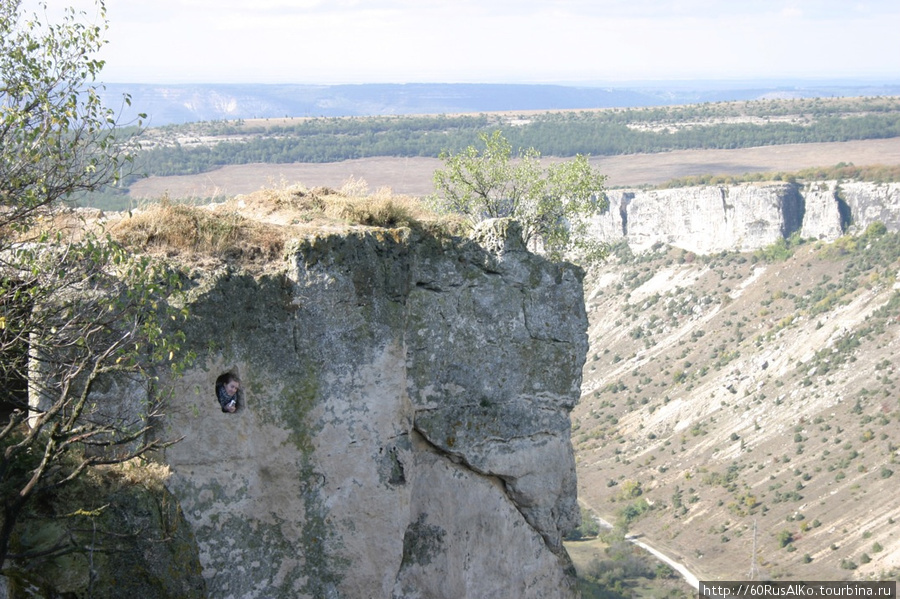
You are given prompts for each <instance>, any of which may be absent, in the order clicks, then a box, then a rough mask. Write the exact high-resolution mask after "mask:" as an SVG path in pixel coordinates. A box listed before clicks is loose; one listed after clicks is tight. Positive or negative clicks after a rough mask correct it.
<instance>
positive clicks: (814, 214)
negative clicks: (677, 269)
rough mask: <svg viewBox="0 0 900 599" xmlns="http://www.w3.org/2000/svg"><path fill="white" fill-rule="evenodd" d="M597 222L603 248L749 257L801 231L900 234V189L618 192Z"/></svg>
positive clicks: (827, 235) (821, 235)
mask: <svg viewBox="0 0 900 599" xmlns="http://www.w3.org/2000/svg"><path fill="white" fill-rule="evenodd" d="M608 195H609V202H610V207H611V208H610V210H609V211H607V212H606V213H605V214H603V215H601V216H599V217H597V218H596V219H595V220H594V222H593V224H592V229H593V234H594V236H595V237H597V238H598V239H599V240H601V241H607V242H610V243H615V242H617V241H621V240H625V241H627V243H628V245H629V246H630V247H631V248H632V249H633V250H635V251H642V250H646V249H648V248H650V247H651V246H653V245H654V244H656V243H663V244H669V245H673V246H675V247H679V248H682V249H685V250H688V251H692V252H695V253H698V254H710V253H716V252H721V251H730V250H736V251H752V250H756V249H759V248H762V247H765V246H767V245H770V244H772V243H775V242H776V241H778V240H779V239H781V238H787V237H790V236H791V235H792V234H793V233H796V232H799V234H800V236H801V237H803V238H806V239H809V238H814V239H822V240H825V241H834V240H835V239H837V238H838V237H840V236H841V235H843V234H845V233H850V232H854V231H861V230H864V229H865V228H866V227H867V226H868V225H869V224H871V223H872V222H875V221H880V222H883V223H884V224H885V225H886V226H887V228H888V229H889V230H897V229H898V228H900V184H897V183H886V184H878V183H840V184H839V183H838V182H835V181H828V182H819V183H809V184H805V185H799V184H793V183H765V184H743V185H732V186H703V187H685V188H680V189H664V190H649V191H638V190H614V191H610V192H609V194H608Z"/></svg>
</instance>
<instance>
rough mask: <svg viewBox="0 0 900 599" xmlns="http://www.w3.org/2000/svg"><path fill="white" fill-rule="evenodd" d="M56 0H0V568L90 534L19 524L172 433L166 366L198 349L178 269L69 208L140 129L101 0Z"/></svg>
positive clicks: (108, 173)
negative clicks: (28, 3)
mask: <svg viewBox="0 0 900 599" xmlns="http://www.w3.org/2000/svg"><path fill="white" fill-rule="evenodd" d="M48 15H50V11H49V10H48V7H47V5H46V4H41V5H40V6H39V8H38V11H37V12H36V13H34V14H30V15H29V14H23V11H22V10H21V4H20V2H19V0H0V409H2V414H3V416H2V420H0V495H2V505H3V507H2V512H0V569H3V568H5V567H6V566H7V565H8V562H10V561H12V562H16V561H18V562H20V563H25V562H27V561H28V560H29V559H35V558H38V557H41V558H46V557H47V556H52V555H54V554H59V553H65V552H72V551H79V550H83V544H82V542H81V540H80V539H79V538H78V535H77V533H76V532H73V531H74V530H76V529H77V528H78V526H79V525H80V527H81V528H84V523H74V522H73V526H74V527H75V528H73V529H72V531H67V533H66V534H64V535H62V536H60V537H59V538H58V539H50V540H45V541H44V542H43V544H41V545H40V546H39V547H31V546H28V545H27V543H25V541H26V539H23V538H21V537H17V536H16V535H15V532H16V527H17V525H19V523H20V521H21V519H22V518H24V517H26V516H27V515H28V514H29V513H32V511H33V510H35V509H37V508H35V507H34V506H40V505H44V504H45V503H42V502H39V501H36V499H38V498H40V497H41V496H46V495H52V494H54V493H58V492H59V490H60V489H61V488H62V487H64V486H66V485H69V484H71V483H73V481H76V480H77V479H78V478H79V476H81V475H82V474H83V473H85V472H86V471H87V470H88V469H89V468H91V467H92V466H95V465H98V464H110V463H119V462H123V461H128V460H130V459H133V458H135V457H137V456H141V455H144V454H145V453H146V452H148V451H150V450H152V449H155V448H159V447H163V446H164V445H165V444H166V443H167V442H166V441H164V440H163V439H160V438H158V437H157V436H156V434H155V433H154V426H153V425H154V422H155V418H156V416H157V415H158V414H159V411H160V409H161V405H162V395H161V394H160V393H159V390H157V389H155V388H154V373H155V372H158V369H159V368H160V367H171V368H173V369H175V370H176V371H177V370H179V369H180V368H182V367H183V366H184V365H185V364H186V362H187V360H188V359H189V358H190V356H187V355H184V354H183V352H182V351H181V347H182V343H183V341H184V337H183V335H182V334H181V333H179V332H177V327H173V326H168V327H167V326H165V323H166V322H170V321H171V320H172V319H175V320H178V319H179V318H183V317H185V316H186V314H184V313H182V312H180V311H179V310H178V309H177V308H174V307H172V305H173V304H172V303H171V302H170V300H172V299H173V294H177V292H178V288H179V283H180V277H179V275H178V273H177V272H176V271H175V270H173V269H172V268H169V267H167V266H166V265H165V264H161V263H158V262H156V261H154V260H151V259H150V258H147V257H144V256H140V255H138V254H135V253H134V251H132V250H131V249H129V248H125V247H123V246H122V245H120V244H118V243H117V242H116V241H114V240H113V239H112V238H111V237H110V236H109V235H108V234H107V233H106V232H105V231H104V229H103V226H102V222H99V221H96V220H93V221H91V222H87V221H86V220H84V221H83V220H80V219H81V217H80V216H79V213H77V212H73V211H70V210H68V209H67V201H68V200H69V199H70V198H71V197H72V195H73V194H75V193H78V192H89V191H93V190H96V189H98V188H100V187H101V186H103V185H107V184H113V183H115V182H116V180H117V178H118V176H119V173H120V172H121V169H122V168H123V167H126V166H127V164H128V162H129V159H130V157H129V150H130V148H131V144H130V141H129V140H128V139H125V138H123V137H122V136H121V135H119V130H118V123H117V119H116V113H115V112H114V111H113V110H112V109H109V108H107V107H105V106H104V105H103V103H102V102H101V98H100V91H101V88H100V86H99V85H98V84H97V83H96V77H97V76H98V75H99V73H100V71H101V69H102V67H103V62H102V61H101V60H98V59H97V58H95V56H96V54H97V52H98V51H99V50H100V49H101V48H102V46H103V45H104V44H105V39H104V33H105V31H106V29H107V21H106V9H105V5H104V3H103V1H102V0H99V1H98V2H97V3H96V5H95V10H92V11H90V14H89V13H88V12H85V11H76V10H75V9H72V8H69V9H66V10H65V11H64V12H63V13H62V16H61V17H60V18H58V19H57V20H53V19H51V18H50V17H49V16H48ZM123 102H126V103H127V102H129V99H128V98H127V97H126V98H123ZM172 331H174V332H172ZM115 385H122V386H123V387H122V388H126V387H127V388H128V389H130V391H128V394H131V395H134V396H137V397H139V398H141V399H139V400H138V401H136V404H137V405H138V408H137V409H135V410H131V411H127V410H126V411H124V412H123V411H122V410H121V406H120V405H106V404H104V403H103V402H102V401H100V400H98V399H97V398H98V397H113V398H114V401H115V400H117V398H115V396H116V394H115V393H112V394H111V393H109V392H108V389H109V388H110V387H111V386H112V387H113V388H116V389H117V388H119V387H115ZM103 390H107V392H106V395H104V393H102V391H103ZM123 394H125V393H123ZM29 506H31V507H29ZM79 509H80V507H79ZM88 512H90V510H85V513H88ZM88 528H89V527H88ZM16 538H18V539H19V541H18V545H17V546H14V547H11V541H12V540H13V539H16Z"/></svg>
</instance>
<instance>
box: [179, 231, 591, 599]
mask: <svg viewBox="0 0 900 599" xmlns="http://www.w3.org/2000/svg"><path fill="white" fill-rule="evenodd" d="M478 241H479V243H475V242H460V241H439V240H436V239H433V238H430V237H420V236H418V235H416V234H412V233H410V232H409V231H408V230H365V231H359V232H352V233H350V234H346V233H343V234H340V235H338V234H334V235H320V236H317V237H315V238H311V239H308V240H305V241H302V242H300V243H298V244H297V245H296V247H294V248H293V249H292V250H291V252H290V268H289V269H288V270H287V271H286V272H280V273H274V274H269V275H265V276H262V275H257V276H251V275H249V274H246V273H238V272H232V271H228V270H222V271H220V272H217V273H214V274H210V275H208V276H205V277H203V278H202V279H200V280H199V282H198V285H197V287H196V288H195V289H194V290H193V291H192V297H191V306H190V308H191V314H192V320H191V323H190V324H189V329H188V330H187V331H186V333H187V335H188V338H189V339H191V340H192V343H193V345H194V349H195V350H196V351H197V352H198V354H199V355H200V358H199V359H198V361H197V363H196V364H195V365H194V367H193V368H192V369H191V370H189V371H188V372H187V373H186V374H185V375H184V376H183V377H180V378H179V379H177V380H175V381H172V382H173V383H174V385H175V392H174V395H173V398H172V402H171V404H172V409H171V410H170V416H169V418H168V421H167V427H168V433H169V434H170V435H171V436H173V437H181V436H183V437H184V439H183V441H181V442H180V443H178V444H176V445H174V446H172V447H171V448H170V449H168V451H167V454H166V461H167V463H168V464H169V465H170V466H171V468H172V469H173V472H174V474H173V476H172V478H171V479H170V481H169V487H170V489H171V490H172V491H173V493H174V494H175V495H176V496H177V497H178V498H179V500H180V502H181V504H182V507H183V510H184V513H185V517H186V518H187V520H188V521H189V522H190V523H191V526H192V528H193V532H194V535H195V536H196V538H197V541H198V544H199V548H200V561H201V564H202V566H203V574H204V577H205V579H206V582H207V586H208V588H209V593H210V596H211V597H219V598H228V597H234V598H251V597H267V598H268V597H345V598H353V597H360V598H362V597H398V598H400V597H410V598H412V597H447V598H454V599H455V598H459V597H517V598H524V597H541V598H544V597H571V596H574V588H573V586H572V585H573V579H572V570H571V567H570V562H569V561H568V557H567V556H566V554H565V552H564V550H562V548H561V544H560V539H561V535H562V533H563V532H564V531H566V530H568V529H569V528H572V527H574V526H575V525H576V524H577V523H578V519H579V515H578V508H577V505H576V481H575V464H574V458H573V452H572V446H571V443H570V439H569V435H570V423H569V418H568V414H569V412H570V410H571V409H572V407H573V406H574V404H575V401H576V400H577V398H578V397H579V394H580V382H581V372H582V366H583V364H584V360H585V354H586V351H587V336H586V328H587V319H586V316H585V310H584V303H583V292H582V273H581V271H580V270H579V269H577V268H576V267H573V266H571V265H567V264H554V263H550V262H547V261H545V260H543V259H542V258H539V257H537V256H535V255H533V254H531V253H529V252H527V251H525V249H524V247H523V246H522V243H521V238H520V233H519V230H518V226H517V225H516V224H515V223H512V222H510V221H490V222H488V223H486V224H485V226H484V227H483V228H482V229H481V230H480V231H479V233H478ZM485 248H488V249H485ZM229 370H230V371H233V372H235V373H237V374H238V375H239V376H240V377H241V379H242V383H243V392H242V397H241V405H240V409H239V410H238V412H237V413H235V414H223V413H221V411H220V410H219V406H218V404H217V402H216V400H215V398H214V395H213V383H214V381H215V378H216V377H217V376H218V375H219V374H221V373H222V372H224V371H229Z"/></svg>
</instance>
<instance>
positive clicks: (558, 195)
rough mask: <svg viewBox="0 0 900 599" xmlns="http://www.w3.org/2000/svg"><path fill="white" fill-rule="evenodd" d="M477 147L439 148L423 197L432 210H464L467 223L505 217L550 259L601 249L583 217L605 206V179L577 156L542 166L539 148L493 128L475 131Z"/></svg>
mask: <svg viewBox="0 0 900 599" xmlns="http://www.w3.org/2000/svg"><path fill="white" fill-rule="evenodd" d="M479 138H480V139H481V143H482V144H484V148H483V149H479V148H477V147H475V146H469V147H468V148H466V149H465V150H463V151H462V152H459V153H457V154H451V153H449V152H442V153H441V156H440V157H441V159H442V160H443V161H444V163H445V168H444V169H438V170H437V171H435V173H434V186H435V189H436V194H435V195H434V196H432V197H431V198H430V199H429V202H430V204H431V205H432V206H433V207H434V209H435V210H436V211H437V212H443V213H456V214H461V215H464V216H465V217H466V218H468V219H469V221H470V223H471V224H473V225H474V224H476V223H478V222H480V221H482V220H485V219H488V218H503V217H511V218H514V219H516V220H517V221H519V224H521V226H522V237H523V240H524V241H525V243H526V245H529V246H531V245H532V244H539V245H540V246H541V247H543V249H544V251H545V252H546V253H547V254H548V255H549V256H550V257H551V258H554V259H560V258H561V257H562V256H563V254H564V253H566V252H568V251H571V250H575V251H577V252H578V253H580V254H582V255H583V256H585V257H586V258H587V259H596V258H599V257H602V256H603V255H605V253H606V248H605V246H600V245H597V244H596V242H594V243H591V240H590V239H589V238H588V235H587V225H588V223H587V219H588V218H589V217H590V216H592V215H594V214H599V213H601V212H603V211H604V210H606V209H607V208H608V206H609V202H608V201H607V199H606V195H605V194H604V193H603V190H604V182H605V180H606V178H605V177H604V176H603V175H602V174H600V172H599V171H597V170H596V169H594V168H593V167H591V165H590V164H589V163H588V161H587V158H586V157H585V156H582V155H578V156H576V157H575V158H574V159H572V160H568V161H565V162H559V163H556V164H553V165H551V166H549V167H547V168H544V167H543V166H541V155H540V152H538V151H537V150H535V149H534V148H528V149H527V150H520V151H519V153H518V155H517V156H516V158H515V159H513V156H512V146H510V144H509V142H508V141H507V140H506V139H505V138H504V137H503V135H501V133H500V131H495V132H494V133H493V134H491V135H487V134H485V133H482V134H481V135H479Z"/></svg>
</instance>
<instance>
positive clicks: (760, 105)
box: [79, 96, 900, 209]
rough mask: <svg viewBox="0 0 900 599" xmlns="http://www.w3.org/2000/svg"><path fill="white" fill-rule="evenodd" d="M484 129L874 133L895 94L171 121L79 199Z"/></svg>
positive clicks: (753, 142)
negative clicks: (125, 170)
mask: <svg viewBox="0 0 900 599" xmlns="http://www.w3.org/2000/svg"><path fill="white" fill-rule="evenodd" d="M494 130H500V131H501V132H502V133H503V135H504V136H505V137H506V139H508V140H509V141H510V143H511V145H512V146H513V148H527V147H534V148H536V149H537V150H538V151H539V152H540V153H541V154H542V155H544V156H550V157H568V156H574V155H575V154H585V155H589V156H595V157H601V156H616V155H630V154H650V153H664V152H671V151H673V150H691V149H709V150H712V149H740V148H752V147H764V146H772V145H780V144H803V143H818V142H845V141H851V140H874V139H885V138H896V137H900V97H897V96H887V97H864V98H811V99H795V100H755V101H747V102H718V103H703V104H692V105H685V106H667V107H654V108H616V109H602V110H591V111H584V110H581V111H557V112H534V113H486V114H470V115H438V116H380V117H346V118H312V119H308V118H281V119H257V120H248V121H244V120H235V121H207V122H198V123H190V124H186V125H170V126H166V127H158V128H149V129H146V130H144V131H142V132H140V134H139V135H137V137H136V141H137V142H138V143H139V148H140V149H139V150H138V152H137V153H136V156H135V162H134V164H133V168H132V169H131V173H130V174H129V175H128V176H126V177H124V178H123V180H122V181H121V182H120V185H119V186H117V187H116V188H114V189H109V190H107V191H106V192H105V193H104V194H95V195H93V196H91V197H90V198H80V199H79V201H80V203H82V204H85V205H94V206H101V207H104V208H106V209H109V208H113V209H121V208H122V207H124V206H127V205H129V202H128V201H127V200H126V196H127V195H128V193H129V186H130V185H131V184H133V183H134V182H135V181H137V180H138V179H139V178H142V177H145V176H158V177H167V176H173V175H195V174H199V173H206V172H210V171H213V170H216V169H219V168H222V167H225V166H231V165H248V164H296V163H306V164H311V163H319V164H324V163H336V162H341V161H346V160H350V159H362V158H373V157H400V158H409V157H430V158H436V157H437V156H439V155H440V154H441V152H442V151H450V152H456V151H459V150H461V149H463V148H465V147H467V146H469V145H472V144H475V143H477V140H478V135H479V134H480V133H483V132H488V131H494ZM123 133H129V131H123ZM130 133H132V134H133V133H135V131H134V130H131V131H130ZM810 166H823V167H826V166H827V167H831V166H834V164H821V165H810ZM749 170H759V169H748V171H749ZM709 174H711V175H714V174H716V173H709ZM857 174H858V175H861V176H866V177H875V178H876V179H877V180H894V178H895V174H894V171H884V170H883V169H882V170H877V171H873V170H870V171H868V172H865V173H863V172H861V173H857ZM813 175H814V176H815V174H814V173H813ZM830 176H833V173H831V174H830ZM850 176H854V175H853V174H852V173H851V174H850ZM885 177H887V179H885ZM701 182H702V181H701ZM687 183H689V184H690V183H693V182H687Z"/></svg>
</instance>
